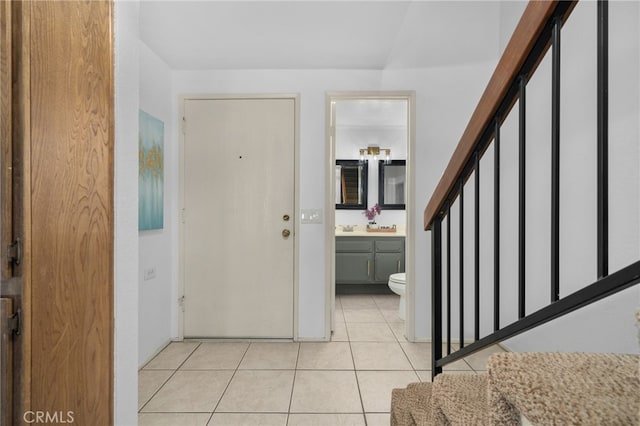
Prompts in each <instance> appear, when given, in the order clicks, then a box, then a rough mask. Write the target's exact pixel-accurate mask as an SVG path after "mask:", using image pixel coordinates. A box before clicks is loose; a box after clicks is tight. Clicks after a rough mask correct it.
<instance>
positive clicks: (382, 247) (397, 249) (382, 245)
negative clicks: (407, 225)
mask: <svg viewBox="0 0 640 426" xmlns="http://www.w3.org/2000/svg"><path fill="white" fill-rule="evenodd" d="M375 244H376V245H375V248H376V253H380V252H385V253H401V252H403V251H404V238H391V237H387V238H380V239H376V240H375Z"/></svg>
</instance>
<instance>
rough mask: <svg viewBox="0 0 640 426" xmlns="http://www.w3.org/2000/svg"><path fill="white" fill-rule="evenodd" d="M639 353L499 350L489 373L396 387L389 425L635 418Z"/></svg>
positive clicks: (639, 400)
mask: <svg viewBox="0 0 640 426" xmlns="http://www.w3.org/2000/svg"><path fill="white" fill-rule="evenodd" d="M639 375H640V356H638V355H617V354H586V353H512V352H509V353H500V354H494V355H492V356H491V357H490V358H489V362H488V365H487V374H481V375H476V374H446V373H445V374H440V375H438V376H437V377H436V379H435V381H434V382H433V383H412V384H410V385H409V386H407V388H405V389H394V390H393V392H392V396H391V425H392V426H413V425H416V426H422V425H425V426H426V425H501V426H512V425H517V424H520V419H521V416H523V417H525V418H526V419H528V420H529V421H530V422H531V423H533V424H536V425H537V424H540V425H547V424H553V425H576V424H579V425H602V424H607V425H640V378H639Z"/></svg>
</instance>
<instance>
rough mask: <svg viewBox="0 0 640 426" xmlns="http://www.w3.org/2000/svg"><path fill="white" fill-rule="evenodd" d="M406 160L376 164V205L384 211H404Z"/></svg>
mask: <svg viewBox="0 0 640 426" xmlns="http://www.w3.org/2000/svg"><path fill="white" fill-rule="evenodd" d="M406 169H407V167H406V160H392V161H391V163H390V164H386V163H385V161H382V160H381V161H379V162H378V204H380V207H382V208H383V209H386V210H404V209H405V203H406V202H405V200H406V181H407V178H406V176H407V173H406Z"/></svg>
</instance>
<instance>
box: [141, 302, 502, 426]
mask: <svg viewBox="0 0 640 426" xmlns="http://www.w3.org/2000/svg"><path fill="white" fill-rule="evenodd" d="M398 301H399V297H398V296H396V295H372V296H369V295H343V296H337V297H336V327H335V331H334V335H333V337H332V340H331V342H322V343H315V342H314V343H312V342H301V343H297V342H296V343H292V342H173V343H171V344H169V345H168V346H167V347H166V348H164V349H163V350H162V352H160V353H159V354H158V355H157V356H156V357H155V358H154V359H153V360H151V361H150V362H149V363H147V365H145V366H144V368H142V369H141V370H140V372H139V389H138V400H139V407H138V408H139V415H138V420H139V424H140V426H146V425H167V426H191V425H193V426H212V425H233V426H242V425H264V426H270V425H274V426H275V425H279V426H286V425H289V426H293V425H327V426H330V425H343V426H347V425H369V426H375V425H388V424H389V410H390V402H391V390H392V389H393V388H398V387H405V386H406V385H407V384H409V383H411V382H418V381H430V380H431V371H429V370H430V368H431V344H430V343H412V342H408V341H407V339H405V337H404V322H403V321H402V320H400V319H399V318H398ZM501 350H502V349H500V348H499V347H495V348H489V349H487V350H484V351H481V352H480V353H477V354H474V355H471V356H469V357H467V358H465V359H464V360H461V361H457V362H455V363H454V364H453V365H451V366H450V367H448V368H447V369H445V372H446V373H461V372H466V373H471V374H474V373H476V372H479V371H483V370H484V369H485V363H486V360H487V358H488V356H489V355H490V354H491V353H493V352H496V351H501Z"/></svg>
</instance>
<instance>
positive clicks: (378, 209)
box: [362, 203, 382, 223]
mask: <svg viewBox="0 0 640 426" xmlns="http://www.w3.org/2000/svg"><path fill="white" fill-rule="evenodd" d="M380 212H382V208H381V207H380V204H378V203H376V204H375V205H374V206H373V207H371V208H370V209H369V210H365V211H363V212H362V214H363V215H365V216H366V217H367V219H369V221H371V222H372V223H375V221H374V219H375V218H376V215H377V214H380Z"/></svg>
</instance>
